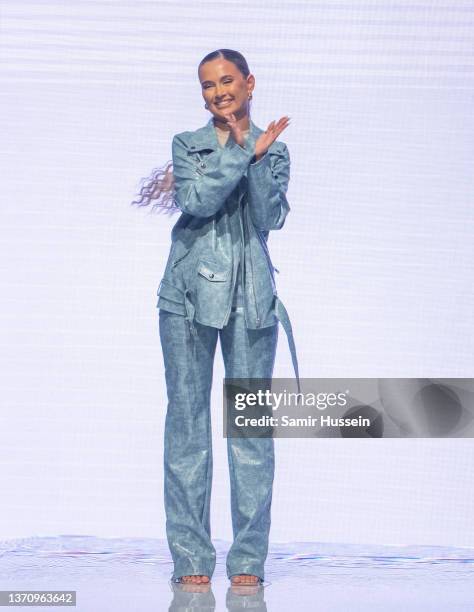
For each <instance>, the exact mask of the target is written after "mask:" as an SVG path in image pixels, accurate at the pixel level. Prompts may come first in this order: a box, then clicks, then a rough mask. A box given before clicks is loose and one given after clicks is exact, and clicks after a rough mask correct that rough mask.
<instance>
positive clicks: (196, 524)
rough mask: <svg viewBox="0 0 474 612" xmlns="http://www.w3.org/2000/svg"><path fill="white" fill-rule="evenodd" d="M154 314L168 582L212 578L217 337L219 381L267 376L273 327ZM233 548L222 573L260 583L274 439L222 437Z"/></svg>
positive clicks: (239, 313) (239, 318)
mask: <svg viewBox="0 0 474 612" xmlns="http://www.w3.org/2000/svg"><path fill="white" fill-rule="evenodd" d="M194 328H195V332H194V333H193V334H192V333H191V329H190V326H189V321H188V320H187V319H186V317H184V316H182V315H179V314H175V313H172V312H168V311H166V310H164V309H160V311H159V330H160V340H161V346H162V351H163V359H164V366H165V379H166V388H167V395H168V405H167V411H166V420H165V436H164V502H165V511H166V535H167V539H168V546H169V549H170V552H171V556H172V559H173V563H174V572H173V575H172V580H178V579H179V578H180V577H182V576H186V575H197V574H202V575H206V576H209V577H211V576H212V574H213V572H214V569H215V565H216V550H215V548H214V546H213V544H212V541H211V526H210V501H211V484H212V433H211V407H210V397H211V387H212V377H213V364H214V356H215V351H216V345H217V338H218V336H219V337H220V343H221V350H222V356H223V360H224V367H225V376H226V378H271V377H272V374H273V366H274V362H275V354H276V347H277V341H278V323H276V324H275V325H272V326H270V327H265V328H262V329H247V328H246V325H245V319H244V313H243V310H242V308H241V307H237V308H235V307H234V308H233V309H232V314H231V316H230V318H229V322H228V324H227V325H226V326H225V327H224V328H223V329H217V328H214V327H208V326H206V325H202V324H200V323H198V322H196V321H195V322H194ZM227 460H228V466H229V477H230V493H231V515H232V530H233V544H232V546H231V548H230V550H229V551H228V554H227V560H226V572H227V576H228V577H229V578H230V577H231V576H233V575H235V574H253V575H255V576H259V577H260V578H261V579H262V580H264V563H265V560H266V557H267V553H268V538H269V532H270V522H271V519H270V510H271V502H272V489H273V479H274V470H275V455H274V440H273V438H230V437H228V438H227Z"/></svg>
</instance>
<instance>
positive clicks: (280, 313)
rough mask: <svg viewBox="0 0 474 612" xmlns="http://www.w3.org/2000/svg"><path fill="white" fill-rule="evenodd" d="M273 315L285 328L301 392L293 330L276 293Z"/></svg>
mask: <svg viewBox="0 0 474 612" xmlns="http://www.w3.org/2000/svg"><path fill="white" fill-rule="evenodd" d="M275 315H276V318H277V319H278V320H279V321H280V323H281V324H282V325H283V329H284V330H285V333H286V336H287V338H288V346H289V347H290V353H291V360H292V362H293V369H294V370H295V376H296V384H297V386H298V393H301V386H300V375H299V370H298V358H297V356H296V346H295V340H294V338H293V330H292V328H291V322H290V317H289V316H288V312H287V310H286V308H285V306H284V304H283V302H282V301H281V300H280V298H279V297H278V296H277V295H276V296H275Z"/></svg>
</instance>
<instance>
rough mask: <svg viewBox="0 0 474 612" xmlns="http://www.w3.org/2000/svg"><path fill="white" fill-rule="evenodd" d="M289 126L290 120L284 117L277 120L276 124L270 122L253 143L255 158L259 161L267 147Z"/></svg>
mask: <svg viewBox="0 0 474 612" xmlns="http://www.w3.org/2000/svg"><path fill="white" fill-rule="evenodd" d="M289 125H290V118H289V117H287V116H285V117H282V118H281V119H279V120H278V121H277V122H276V123H275V122H274V121H272V122H271V123H270V124H269V125H268V127H267V129H266V130H265V132H263V134H260V136H259V137H258V138H257V142H256V143H255V157H256V158H257V160H258V159H260V158H261V157H262V155H264V154H265V153H266V152H267V150H268V147H269V146H270V145H271V144H272V142H274V141H275V140H276V139H277V138H278V136H279V135H280V134H281V133H282V132H283V130H284V129H285V128H286V127H288V126H289Z"/></svg>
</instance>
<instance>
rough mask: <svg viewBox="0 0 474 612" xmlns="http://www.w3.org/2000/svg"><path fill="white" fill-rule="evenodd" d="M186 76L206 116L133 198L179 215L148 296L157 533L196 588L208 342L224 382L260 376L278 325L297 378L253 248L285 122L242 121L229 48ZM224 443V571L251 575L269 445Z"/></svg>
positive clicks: (263, 528) (270, 201)
mask: <svg viewBox="0 0 474 612" xmlns="http://www.w3.org/2000/svg"><path fill="white" fill-rule="evenodd" d="M198 76H199V81H200V84H201V88H202V95H203V97H204V100H205V108H207V109H208V110H209V111H210V112H211V114H212V117H211V118H210V120H209V122H208V123H207V125H206V126H204V127H202V128H200V129H198V130H195V131H193V132H190V131H186V132H182V133H179V134H176V135H175V136H174V138H173V142H172V154H173V175H172V176H171V175H170V173H169V166H168V167H167V169H166V172H165V173H164V175H163V173H161V172H156V173H155V174H154V175H153V176H152V179H151V180H150V181H149V183H148V184H147V185H145V186H144V187H143V188H142V190H141V195H142V201H143V199H147V200H148V201H147V202H146V203H145V205H146V204H149V203H150V201H151V200H152V199H160V204H159V206H161V207H162V208H166V209H168V210H170V211H172V210H173V209H177V210H181V212H182V214H181V216H180V218H179V220H178V221H177V223H176V225H175V226H174V227H173V230H172V246H171V251H170V254H169V257H168V262H167V265H166V269H165V273H164V276H163V279H162V281H161V283H160V287H159V289H158V295H159V300H158V304H157V307H158V308H159V309H160V312H159V329H160V339H161V344H162V349H163V358H164V364H165V377H166V385H167V394H168V409H167V414H166V422H165V444H164V467H165V479H164V485H165V491H164V493H165V509H166V517H167V521H166V530H167V537H168V544H169V547H170V551H171V555H172V557H173V562H174V572H173V576H172V580H174V581H175V582H178V581H179V582H192V583H208V582H209V581H210V578H211V576H212V573H213V571H214V569H215V564H216V551H215V548H214V546H213V544H212V542H211V530H210V522H209V510H210V497H211V480H212V448H211V440H212V435H211V424H210V393H211V386H212V368H213V361H214V355H215V349H216V344H217V338H218V336H219V337H220V342H221V348H222V354H223V358H224V365H225V375H226V377H227V378H271V376H272V373H273V365H274V360H275V351H276V346H277V337H278V321H281V322H282V324H283V326H284V329H285V331H286V333H287V335H288V340H289V344H290V350H291V354H292V359H293V365H294V368H295V373H296V377H297V379H298V365H297V360H296V351H295V346H294V342H293V336H292V331H291V325H290V322H289V318H288V315H287V313H286V310H285V308H284V306H283V304H282V303H281V301H280V300H279V298H278V296H277V292H276V287H275V281H274V273H273V271H274V268H273V265H272V263H271V260H270V256H269V253H268V249H267V244H266V242H267V238H268V232H269V231H270V230H274V229H280V228H281V227H282V226H283V224H284V221H285V217H286V215H287V214H288V212H289V206H288V202H287V200H286V191H287V187H288V181H289V167H290V160H289V154H288V149H287V147H286V145H285V144H284V143H282V142H279V141H277V140H276V139H277V137H278V136H279V135H280V134H281V132H282V131H283V130H284V129H285V128H286V127H287V126H288V125H289V118H288V117H282V118H281V119H280V120H279V121H277V122H275V121H272V122H271V123H270V125H269V126H268V128H267V130H266V131H265V132H264V131H263V130H261V129H260V128H258V127H257V126H256V125H255V124H254V123H253V122H252V121H251V120H250V116H249V105H250V99H251V98H252V92H253V89H254V87H255V78H254V76H253V75H252V74H250V71H249V68H248V65H247V62H246V61H245V58H244V57H243V56H242V55H241V54H240V53H238V52H237V51H232V50H230V49H220V50H218V51H214V52H212V53H210V54H208V55H206V57H204V59H203V60H202V61H201V63H200V64H199V67H198ZM170 194H172V198H170ZM170 201H171V203H170ZM141 205H143V204H141ZM155 206H157V205H156V204H155ZM298 382H299V379H298ZM227 449H228V463H229V472H230V484H231V510H232V526H233V534H234V542H233V544H232V547H231V548H230V550H229V552H228V555H227V563H226V570H227V576H228V577H229V578H230V579H231V581H232V584H258V583H260V584H261V583H262V582H263V580H264V563H265V559H266V557H267V551H268V535H269V530H270V507H271V499H272V485H273V476H274V442H273V439H272V438H257V439H255V438H231V437H228V438H227Z"/></svg>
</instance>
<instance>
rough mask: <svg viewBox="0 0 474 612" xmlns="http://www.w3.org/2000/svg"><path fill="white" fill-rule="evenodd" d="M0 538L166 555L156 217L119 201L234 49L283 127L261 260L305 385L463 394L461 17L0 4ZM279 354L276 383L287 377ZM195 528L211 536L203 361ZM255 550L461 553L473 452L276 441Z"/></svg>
mask: <svg viewBox="0 0 474 612" xmlns="http://www.w3.org/2000/svg"><path fill="white" fill-rule="evenodd" d="M1 10H2V17H1V20H2V24H1V57H2V63H1V79H2V92H1V94H0V95H1V97H0V101H1V109H0V111H1V112H0V123H1V129H2V145H1V150H2V155H1V165H2V206H1V212H2V215H1V217H2V219H1V222H2V240H1V247H2V252H1V259H0V261H1V264H0V265H1V272H2V309H1V313H2V314H1V317H2V325H1V346H2V349H3V350H2V353H3V358H2V365H1V374H2V409H1V429H2V444H1V445H0V466H1V467H0V491H1V495H2V504H1V509H0V521H1V525H2V534H1V537H2V538H7V537H18V536H30V535H48V534H50V535H56V534H95V535H99V536H104V537H107V536H119V537H120V536H122V537H125V536H131V537H132V536H138V537H165V516H164V509H163V501H162V489H163V480H162V476H163V475H162V439H163V427H164V416H165V411H166V393H165V386H164V372H163V364H162V356H161V348H160V345H159V337H158V311H157V310H156V309H155V304H156V295H155V294H156V289H157V287H158V283H159V281H160V279H161V276H162V273H163V270H164V265H165V263H166V257H167V254H168V249H169V244H170V230H171V227H172V224H173V223H174V222H175V220H176V218H177V217H175V218H173V219H168V218H166V217H164V216H157V215H153V216H151V215H148V214H147V213H146V212H145V210H146V209H141V210H137V209H135V208H134V207H130V206H129V202H130V201H131V200H132V199H133V198H134V197H135V194H136V190H137V189H138V186H139V179H140V178H141V177H143V176H146V175H148V174H149V172H150V171H151V170H152V168H155V167H157V166H160V165H162V164H164V163H165V162H166V161H167V160H168V159H170V157H171V139H172V136H173V135H174V134H175V133H177V132H180V131H183V130H185V129H196V128H198V127H200V126H202V125H204V124H205V122H207V120H208V119H209V117H210V115H209V114H208V112H207V111H206V110H205V109H204V108H203V104H204V101H203V99H202V97H201V92H200V88H199V83H198V79H197V73H196V69H197V64H198V63H199V61H200V59H201V58H202V57H203V56H204V55H205V54H206V53H208V52H209V51H212V50H214V49H217V48H219V47H229V48H235V49H238V50H240V51H241V52H242V53H243V54H244V55H245V56H246V58H247V60H248V62H249V65H250V69H251V71H252V72H253V74H255V77H256V88H255V91H254V97H253V106H252V119H253V120H254V122H255V123H256V124H257V125H258V126H260V127H262V128H265V127H266V126H267V125H268V123H269V122H270V121H272V120H274V119H278V118H279V117H281V116H282V115H286V114H287V115H290V116H291V118H292V122H291V125H290V127H288V128H287V130H285V132H284V133H283V134H282V137H281V138H282V140H284V141H285V142H286V143H287V144H288V147H289V151H290V155H291V160H292V172H291V181H290V189H289V193H288V198H289V201H290V205H291V207H292V212H291V213H290V215H289V217H288V220H287V223H286V225H285V227H284V229H283V230H282V231H281V232H273V233H272V234H271V236H270V239H269V247H270V251H271V253H272V257H273V260H274V264H275V266H276V267H277V268H278V269H279V270H280V271H281V274H280V275H279V276H277V282H278V289H279V294H280V295H281V297H282V299H283V301H284V302H285V304H286V306H287V308H288V310H289V312H290V316H291V318H292V321H293V326H294V331H295V339H296V343H297V348H298V352H299V359H300V369H301V376H303V377H331V376H333V377H346V376H347V377H349V376H352V377H397V376H399V377H411V376H413V377H415V376H420V377H427V376H432V377H433V376H436V377H458V376H459V377H470V376H472V375H473V352H474V340H473V329H474V315H473V312H474V308H473V305H474V304H473V280H474V278H473V277H474V275H473V262H474V246H473V230H474V217H473V204H474V179H473V176H474V174H473V167H474V165H473V162H474V144H473V143H474V139H473V124H474V114H473V98H474V58H473V47H472V41H473V39H474V6H473V4H472V2H468V1H464V2H463V1H454V2H434V1H433V2H412V1H410V2H406V1H395V2H392V1H387V0H383V1H375V0H372V1H364V2H358V1H353V2H349V1H341V2H310V1H307V2H278V1H275V2H254V1H252V2H249V1H242V2H238V3H237V2H227V1H220V2H206V1H204V2H190V1H187V2H148V1H136V2H132V0H129V1H128V2H113V1H109V2H108V1H103V2H93V1H79V2H74V3H61V2H49V1H46V2H32V1H30V2H27V1H17V2H13V1H8V2H3V3H2V9H1ZM291 372H292V369H291V359H290V355H289V351H288V346H287V344H286V339H285V336H284V334H282V335H280V342H279V349H278V356H277V363H276V368H275V375H276V376H281V377H285V376H289V375H291ZM214 375H215V384H214V395H213V400H214V403H213V428H214V485H213V497H212V526H213V528H212V533H213V536H214V537H215V538H223V539H227V540H230V539H231V535H232V534H231V523H230V500H229V486H228V472H227V458H226V452H225V443H226V441H225V440H224V439H223V437H222V409H221V395H222V386H221V380H222V376H223V367H222V359H221V356H220V353H218V357H217V359H216V364H215V371H214ZM276 452H277V473H276V482H275V489H274V502H273V510H272V532H271V540H272V541H273V542H275V541H280V542H284V541H326V542H348V543H365V544H394V545H397V544H436V545H446V546H473V545H474V532H473V530H472V515H473V509H474V490H473V486H472V483H473V482H474V446H473V444H472V441H471V440H470V439H456V440H427V439H420V440H410V439H401V440H397V439H383V440H373V441H367V440H349V439H344V440H331V439H330V440H317V441H313V440H277V441H276Z"/></svg>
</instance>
